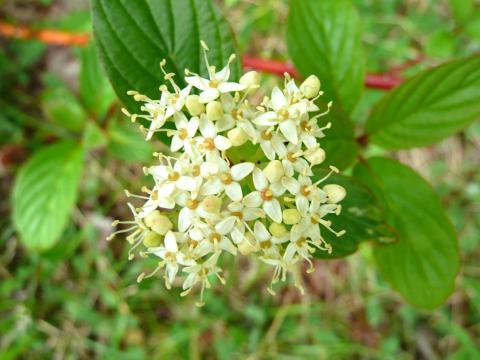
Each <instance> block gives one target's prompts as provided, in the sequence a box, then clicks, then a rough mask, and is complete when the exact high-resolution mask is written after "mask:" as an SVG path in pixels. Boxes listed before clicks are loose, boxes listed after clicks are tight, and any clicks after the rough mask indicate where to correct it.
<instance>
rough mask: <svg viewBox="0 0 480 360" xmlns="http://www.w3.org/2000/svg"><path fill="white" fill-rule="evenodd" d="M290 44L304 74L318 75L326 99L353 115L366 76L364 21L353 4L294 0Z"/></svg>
mask: <svg viewBox="0 0 480 360" xmlns="http://www.w3.org/2000/svg"><path fill="white" fill-rule="evenodd" d="M287 44H288V52H289V54H290V56H291V58H292V60H293V62H294V63H295V66H296V67H297V69H298V70H299V71H300V73H301V74H302V75H303V76H305V77H306V76H308V75H310V74H315V75H317V76H318V77H319V78H320V81H321V82H322V89H323V91H324V92H325V95H324V96H326V97H327V98H328V99H329V100H333V101H334V102H335V104H336V105H337V104H338V105H341V106H342V108H343V109H344V110H346V111H347V112H351V111H352V110H353V108H354V107H355V105H356V104H357V102H358V100H359V99H360V96H361V94H362V90H363V79H364V75H365V57H364V52H363V48H362V44H361V24H360V18H359V15H358V13H357V11H356V9H355V7H354V6H353V5H352V4H351V2H350V1H348V0H322V1H316V0H291V1H290V15H289V17H288V28H287ZM338 105H337V106H338Z"/></svg>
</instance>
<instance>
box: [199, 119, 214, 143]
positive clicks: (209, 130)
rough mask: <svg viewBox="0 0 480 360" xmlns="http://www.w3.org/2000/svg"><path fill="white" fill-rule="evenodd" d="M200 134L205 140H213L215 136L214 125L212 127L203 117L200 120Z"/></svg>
mask: <svg viewBox="0 0 480 360" xmlns="http://www.w3.org/2000/svg"><path fill="white" fill-rule="evenodd" d="M200 132H201V133H202V135H203V137H205V138H214V137H215V136H216V135H217V131H216V130H215V125H213V122H211V121H210V120H208V119H207V118H206V117H205V116H202V117H201V118H200Z"/></svg>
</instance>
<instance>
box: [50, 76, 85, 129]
mask: <svg viewBox="0 0 480 360" xmlns="http://www.w3.org/2000/svg"><path fill="white" fill-rule="evenodd" d="M42 109H43V113H44V114H45V117H46V118H47V119H48V120H50V121H51V122H53V123H55V124H57V125H59V126H61V127H62V128H65V129H69V130H73V131H80V130H82V128H83V126H84V125H85V121H86V120H87V117H88V115H87V114H86V113H85V110H84V109H83V107H82V105H81V104H80V103H79V102H78V100H77V98H76V97H75V95H74V94H72V92H71V91H70V90H69V89H68V88H66V87H65V86H63V84H58V85H57V86H55V87H53V88H49V89H48V90H47V91H45V92H44V93H43V95H42Z"/></svg>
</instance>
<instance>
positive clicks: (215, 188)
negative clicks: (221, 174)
mask: <svg viewBox="0 0 480 360" xmlns="http://www.w3.org/2000/svg"><path fill="white" fill-rule="evenodd" d="M223 187H224V185H223V183H222V182H221V181H220V179H219V178H214V179H210V180H208V181H207V182H206V183H205V184H203V186H202V189H201V191H200V193H201V194H202V195H214V194H219V193H220V192H221V191H222V190H223Z"/></svg>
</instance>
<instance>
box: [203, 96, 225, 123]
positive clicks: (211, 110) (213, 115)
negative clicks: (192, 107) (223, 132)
mask: <svg viewBox="0 0 480 360" xmlns="http://www.w3.org/2000/svg"><path fill="white" fill-rule="evenodd" d="M222 117H223V107H222V104H220V103H219V102H218V101H211V102H209V103H208V104H207V119H208V120H210V121H215V120H220V119H221V118H222Z"/></svg>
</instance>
